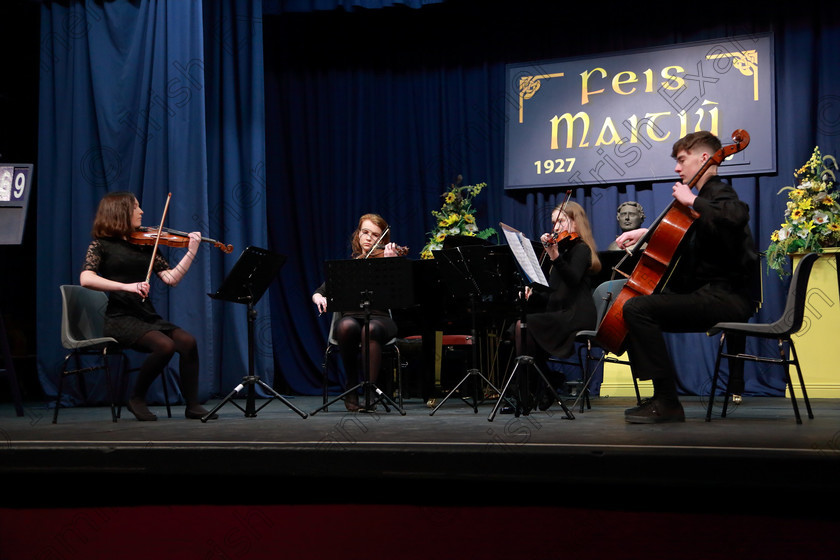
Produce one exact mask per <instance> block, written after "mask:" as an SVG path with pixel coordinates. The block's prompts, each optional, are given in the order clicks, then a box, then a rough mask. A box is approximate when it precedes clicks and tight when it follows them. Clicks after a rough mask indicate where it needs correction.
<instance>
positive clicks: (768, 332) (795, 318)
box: [706, 253, 819, 424]
mask: <svg viewBox="0 0 840 560" xmlns="http://www.w3.org/2000/svg"><path fill="white" fill-rule="evenodd" d="M818 257H819V255H818V254H817V253H808V254H807V255H805V256H803V257H802V259H801V260H800V261H799V264H798V265H797V266H796V269H795V270H794V271H793V275H792V278H791V281H790V287H789V288H788V294H787V300H786V302H785V308H784V311H783V313H782V316H781V317H780V318H779V319H778V320H776V321H774V322H772V323H718V324H716V325H715V326H714V327H712V328H711V329H709V330H708V331H707V333H706V334H708V335H709V336H715V335H716V334H720V344H719V345H718V351H717V358H716V360H715V372H714V374H713V375H712V388H711V391H710V392H709V405H708V408H707V410H706V422H709V421H711V419H712V407H713V406H714V401H715V391H716V390H717V384H718V379H719V378H720V363H721V358H728V359H729V360H730V363H731V361H732V360H742V361H751V362H761V363H770V364H779V365H782V366H783V367H784V372H785V383H786V384H787V387H788V391H789V392H790V401H791V404H792V405H793V413H794V415H795V416H796V422H797V424H801V423H802V418H801V416H800V414H799V406H798V405H797V402H796V395H794V392H793V383H792V381H791V378H790V365H791V364H793V365H794V366H795V367H796V373H797V375H798V376H799V385H800V387H801V388H802V396H803V397H804V399H805V407H806V408H807V410H808V418H813V417H814V414H813V412H812V411H811V402H810V401H809V400H808V392H807V391H806V389H805V381H804V379H803V378H802V369H801V368H800V367H799V358H798V357H797V356H796V347H795V345H794V343H793V335H795V334H796V333H797V332H799V330H800V329H801V328H802V322H803V318H804V316H805V300H806V296H807V294H808V278H809V277H810V276H811V270H812V269H813V267H814V262H815V261H816V260H817V258H818ZM732 334H738V335H742V336H747V337H757V338H764V339H772V340H776V341H777V342H778V349H779V357H778V358H771V357H763V356H756V355H751V354H746V353H745V354H728V353H726V352H724V345H725V342H726V337H727V335H732ZM786 346H787V347H789V348H790V357H787V356H786V353H785V347H786ZM729 395H730V392H729V381H728V380H727V382H726V384H725V390H724V401H723V410H722V411H721V417H722V418H723V417H726V409H727V404H728V401H729Z"/></svg>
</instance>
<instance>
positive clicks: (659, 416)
mask: <svg viewBox="0 0 840 560" xmlns="http://www.w3.org/2000/svg"><path fill="white" fill-rule="evenodd" d="M624 419H625V420H626V421H627V422H630V423H631V424H662V423H665V422H685V411H684V410H683V407H682V404H680V402H679V401H674V402H666V401H664V400H662V399H656V398H654V399H649V400H648V401H647V402H646V403H645V404H643V405H642V406H640V407H637V409H632V408H631V409H630V410H628V411H627V412H625V413H624Z"/></svg>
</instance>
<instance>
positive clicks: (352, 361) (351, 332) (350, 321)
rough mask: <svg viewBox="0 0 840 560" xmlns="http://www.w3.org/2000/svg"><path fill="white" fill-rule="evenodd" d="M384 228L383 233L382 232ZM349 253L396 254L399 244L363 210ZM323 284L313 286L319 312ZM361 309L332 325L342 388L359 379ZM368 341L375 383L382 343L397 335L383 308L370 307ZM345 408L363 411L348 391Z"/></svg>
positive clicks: (369, 255)
mask: <svg viewBox="0 0 840 560" xmlns="http://www.w3.org/2000/svg"><path fill="white" fill-rule="evenodd" d="M383 232H384V234H383ZM350 247H351V257H352V258H354V259H363V258H375V257H396V256H398V255H399V253H400V252H401V251H400V248H399V247H398V246H397V245H396V244H394V243H392V242H391V237H390V231H389V227H388V223H387V222H386V221H385V220H384V219H383V218H382V217H381V216H379V215H378V214H364V215H363V216H362V217H361V218H359V223H358V225H357V226H356V229H355V230H354V231H353V234H352V235H351V236H350ZM326 296H327V292H326V284H321V286H320V287H319V288H318V289H317V290H315V293H314V294H312V302H313V303H314V304H315V306H316V307H317V308H318V312H319V313H324V312H325V311H326V310H327V297H326ZM364 319H365V314H364V312H363V311H361V310H360V311H354V312H344V313H342V314H341V318H340V319H339V320H338V323H337V324H336V325H335V332H334V336H335V339H336V340H337V341H338V346H339V351H340V352H341V360H342V363H343V364H344V370H345V373H346V374H347V380H346V385H345V390H347V389H349V388H350V387H353V386H354V385H356V384H357V383H358V380H359V367H360V353H361V351H360V348H361V345H362V344H363V343H364V341H363V337H364V334H365V333H364V328H363V326H364ZM369 331H370V341H369V342H368V343H367V348H368V352H369V357H370V382H371V383H376V377H377V375H378V373H379V369H380V365H381V363H382V347H383V346H384V345H385V343H386V342H388V341H389V340H391V339H392V338H394V337H395V336H396V335H397V324H396V323H395V322H394V320H393V319H392V318H391V315H390V313H389V312H388V311H387V310H370V325H369ZM344 406H345V408H346V409H347V410H348V411H350V412H367V411H368V410H367V409H366V408H364V407H362V406H360V405H359V398H358V395H357V394H355V393H350V394H348V395H347V396H346V397H345V400H344Z"/></svg>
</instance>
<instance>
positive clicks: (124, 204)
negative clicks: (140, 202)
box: [91, 191, 137, 238]
mask: <svg viewBox="0 0 840 560" xmlns="http://www.w3.org/2000/svg"><path fill="white" fill-rule="evenodd" d="M136 200H137V198H136V197H135V196H134V194H133V193H130V192H126V191H120V192H112V193H108V194H106V195H105V196H103V197H102V200H100V201H99V208H97V209H96V217H95V218H94V219H93V229H92V230H91V235H92V236H93V237H94V238H99V237H122V236H125V235H129V234H130V233H131V231H132V227H131V215H132V214H133V213H134V202H135V201H136Z"/></svg>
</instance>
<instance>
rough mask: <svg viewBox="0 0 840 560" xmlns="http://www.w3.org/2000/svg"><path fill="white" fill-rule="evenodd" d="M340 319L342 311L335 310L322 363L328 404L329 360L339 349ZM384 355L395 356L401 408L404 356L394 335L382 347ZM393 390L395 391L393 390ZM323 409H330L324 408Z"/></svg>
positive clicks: (325, 400)
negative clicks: (337, 336)
mask: <svg viewBox="0 0 840 560" xmlns="http://www.w3.org/2000/svg"><path fill="white" fill-rule="evenodd" d="M339 319H341V313H336V312H334V313H333V314H332V320H331V321H330V333H329V336H328V340H327V348H326V350H325V351H324V360H323V362H322V363H321V370H322V389H323V399H324V401H323V404H324V405H326V404H327V400H328V399H329V385H330V377H329V361H330V356H331V355H332V354H333V353H335V352H338V351H339V346H338V340H337V339H336V338H335V327H336V325H337V324H338V321H339ZM382 355H383V357H384V356H387V355H390V356H391V357H392V358H393V362H392V364H393V371H394V376H393V377H394V378H396V383H397V399H398V403H399V406H400V408H402V406H403V388H402V357H401V356H400V348H399V346H397V338H396V337H394V338H392V339H391V340H389V341H388V342H387V343H385V345H384V346H383V348H382ZM351 382H352V384H354V385H355V384H356V382H357V381H356V380H351ZM387 388H388V389H389V390H391V389H393V378H392V379H389V380H388V387H387ZM392 392H393V391H392ZM323 410H328V409H326V408H324V409H323Z"/></svg>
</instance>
